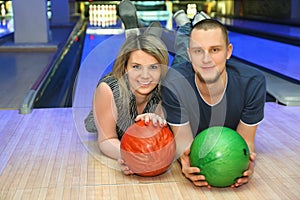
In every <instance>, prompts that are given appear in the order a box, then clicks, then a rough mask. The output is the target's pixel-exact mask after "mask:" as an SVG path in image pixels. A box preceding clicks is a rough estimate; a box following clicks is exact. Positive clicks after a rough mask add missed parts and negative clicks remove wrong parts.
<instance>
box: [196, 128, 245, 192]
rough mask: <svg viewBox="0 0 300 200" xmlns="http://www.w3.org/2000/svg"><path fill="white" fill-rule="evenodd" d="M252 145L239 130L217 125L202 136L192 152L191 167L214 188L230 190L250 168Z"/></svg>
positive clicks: (198, 136) (205, 131) (202, 133)
mask: <svg viewBox="0 0 300 200" xmlns="http://www.w3.org/2000/svg"><path fill="white" fill-rule="evenodd" d="M249 161H250V153H249V149H248V145H247V143H246V142H245V140H244V139H243V138H242V136H241V135H240V134H238V133H237V132H236V131H234V130H232V129H230V128H226V127H221V126H216V127H210V128H208V129H205V130H204V131H202V132H201V133H199V134H198V135H197V136H196V137H195V139H194V141H193V143H192V145H191V149H190V164H191V166H193V167H198V168H200V174H202V175H204V176H205V178H206V181H207V182H208V183H209V184H210V185H211V186H214V187H227V186H230V185H232V184H233V183H235V182H236V180H237V179H238V178H239V177H241V176H242V174H243V172H244V171H245V170H246V169H247V168H248V165H249Z"/></svg>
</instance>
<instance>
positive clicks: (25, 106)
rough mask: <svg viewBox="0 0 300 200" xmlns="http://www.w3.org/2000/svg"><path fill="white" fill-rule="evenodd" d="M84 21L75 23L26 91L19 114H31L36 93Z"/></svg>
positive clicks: (67, 48) (66, 50)
mask: <svg viewBox="0 0 300 200" xmlns="http://www.w3.org/2000/svg"><path fill="white" fill-rule="evenodd" d="M83 23H84V20H83V19H80V20H78V22H77V23H76V25H75V27H74V28H73V30H72V32H71V34H70V35H69V37H68V39H67V41H66V42H65V44H64V46H63V47H62V48H59V49H58V51H57V52H56V53H55V55H54V56H53V59H52V60H51V61H50V63H49V64H48V65H47V66H46V67H45V69H44V71H43V72H42V73H41V74H40V76H39V77H38V79H37V80H36V81H35V83H34V84H33V86H32V87H31V88H30V89H29V91H27V93H26V94H25V96H24V98H23V101H22V103H21V105H20V108H19V114H29V113H31V111H32V109H33V107H34V102H35V100H36V98H37V94H38V92H39V91H40V90H41V88H42V86H43V84H44V83H45V82H46V80H47V78H48V76H49V75H50V73H51V71H52V69H53V68H54V67H55V66H56V64H57V63H58V62H59V61H60V60H61V58H63V57H64V55H65V54H66V53H67V52H68V50H69V46H70V45H71V44H72V42H74V38H75V37H76V36H77V35H78V34H80V31H81V30H80V29H82V27H83Z"/></svg>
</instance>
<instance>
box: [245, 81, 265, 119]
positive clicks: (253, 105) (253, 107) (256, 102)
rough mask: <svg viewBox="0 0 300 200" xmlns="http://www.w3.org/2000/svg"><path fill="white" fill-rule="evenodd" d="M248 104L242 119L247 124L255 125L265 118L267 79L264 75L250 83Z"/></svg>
mask: <svg viewBox="0 0 300 200" xmlns="http://www.w3.org/2000/svg"><path fill="white" fill-rule="evenodd" d="M248 87H249V89H248V90H247V91H248V92H247V94H246V96H247V98H246V106H245V107H244V109H243V111H242V117H241V120H242V122H244V123H245V124H248V125H255V124H258V123H259V122H261V121H262V120H263V118H264V105H265V101H266V80H265V77H264V76H263V75H262V76H260V77H259V78H258V77H257V78H255V79H253V80H252V81H251V82H250V84H249V85H248Z"/></svg>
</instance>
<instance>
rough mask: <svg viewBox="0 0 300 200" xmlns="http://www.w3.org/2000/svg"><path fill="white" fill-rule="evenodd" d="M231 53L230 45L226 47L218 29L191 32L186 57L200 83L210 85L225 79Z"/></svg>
mask: <svg viewBox="0 0 300 200" xmlns="http://www.w3.org/2000/svg"><path fill="white" fill-rule="evenodd" d="M231 53H232V45H231V44H230V45H226V41H225V38H224V37H223V35H222V31H221V29H220V28H215V29H209V30H202V29H201V30H197V29H194V30H193V31H192V33H191V39H190V46H189V48H188V55H189V58H190V60H191V62H192V65H193V69H194V71H195V73H196V74H197V76H198V77H199V80H200V81H201V82H205V83H206V84H210V83H215V82H216V81H217V80H219V78H220V77H223V78H225V76H226V70H225V67H226V60H227V59H229V58H230V56H231Z"/></svg>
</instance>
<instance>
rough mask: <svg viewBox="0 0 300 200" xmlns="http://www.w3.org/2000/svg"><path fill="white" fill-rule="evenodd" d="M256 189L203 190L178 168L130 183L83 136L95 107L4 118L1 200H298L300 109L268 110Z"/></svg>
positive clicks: (271, 106) (4, 114)
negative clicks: (90, 112)
mask: <svg viewBox="0 0 300 200" xmlns="http://www.w3.org/2000/svg"><path fill="white" fill-rule="evenodd" d="M265 109H266V112H265V119H264V120H263V121H262V122H261V124H260V125H259V128H258V132H257V137H256V141H255V143H256V147H257V159H256V167H255V173H254V175H253V177H252V179H251V180H250V182H249V183H248V184H246V185H244V186H242V187H240V188H236V189H230V188H212V189H210V190H209V189H207V188H197V187H195V186H193V185H192V184H191V183H190V182H189V181H188V180H187V179H186V178H184V177H183V175H182V174H181V170H180V166H179V164H178V163H177V162H175V163H173V165H172V166H171V168H170V170H168V171H167V172H166V173H164V174H162V175H160V176H156V177H140V176H124V175H123V174H122V173H121V172H120V171H119V169H118V165H117V164H116V162H115V161H113V160H111V159H109V158H107V157H105V156H103V155H102V154H101V152H99V149H98V148H97V145H96V136H95V134H92V133H88V132H86V131H85V129H84V124H83V123H82V120H83V119H84V117H85V115H86V114H87V113H88V111H89V108H53V109H35V110H34V111H33V112H32V113H31V114H29V115H19V114H18V113H17V112H16V111H11V110H2V111H0V122H1V127H0V131H1V132H0V137H1V142H0V150H1V151H0V161H1V162H0V169H1V171H0V199H62V198H63V199H151V200H152V199H195V198H197V199H298V198H299V196H300V192H299V189H298V186H299V184H300V175H299V173H298V172H299V169H300V161H299V159H298V157H299V156H298V155H299V153H300V129H299V128H298V127H299V124H298V123H299V121H300V107H284V106H281V105H278V104H275V103H267V104H266V108H265Z"/></svg>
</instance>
